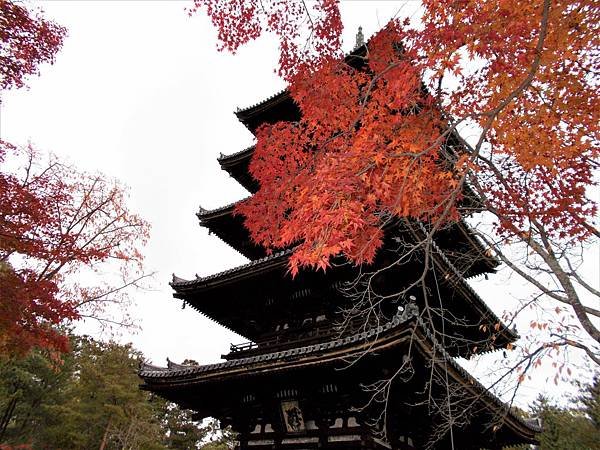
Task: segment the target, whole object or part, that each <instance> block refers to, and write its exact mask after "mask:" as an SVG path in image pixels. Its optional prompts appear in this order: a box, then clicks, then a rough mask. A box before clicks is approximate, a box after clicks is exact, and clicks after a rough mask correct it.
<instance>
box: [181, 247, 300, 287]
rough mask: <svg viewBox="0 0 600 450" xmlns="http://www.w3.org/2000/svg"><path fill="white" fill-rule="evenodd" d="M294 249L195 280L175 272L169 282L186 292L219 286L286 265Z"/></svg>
mask: <svg viewBox="0 0 600 450" xmlns="http://www.w3.org/2000/svg"><path fill="white" fill-rule="evenodd" d="M292 251H293V250H292V249H288V250H283V251H280V252H277V253H272V254H271V255H268V256H265V257H263V258H260V259H256V260H253V261H250V262H248V263H246V264H242V265H241V266H237V267H233V268H231V269H227V270H223V271H222V272H218V273H215V274H213V275H208V276H205V277H199V276H196V278H195V279H193V280H185V279H183V278H180V277H178V276H176V275H175V274H173V281H171V282H170V283H169V284H170V285H171V287H172V288H173V289H175V291H177V292H185V291H188V290H190V289H194V290H197V289H202V288H208V287H217V286H219V285H221V284H231V283H232V282H235V281H236V280H239V279H243V278H247V277H250V276H254V275H256V274H258V273H261V272H264V271H269V270H271V269H273V268H276V267H277V268H279V267H285V265H286V264H287V260H288V257H289V256H290V255H291V253H292Z"/></svg>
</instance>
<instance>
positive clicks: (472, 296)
mask: <svg viewBox="0 0 600 450" xmlns="http://www.w3.org/2000/svg"><path fill="white" fill-rule="evenodd" d="M432 247H433V250H434V251H433V260H434V263H435V264H436V265H437V266H438V267H440V268H441V269H442V271H443V272H444V273H446V274H447V275H449V276H448V277H447V278H446V279H445V281H446V282H448V283H450V284H452V285H453V286H454V287H455V289H458V290H460V292H461V293H462V294H463V295H464V297H465V298H466V299H468V301H469V302H470V303H471V305H472V306H473V307H474V308H475V309H476V310H478V311H479V313H480V314H481V317H482V318H483V319H484V320H488V323H487V324H483V325H488V326H489V327H490V328H491V327H493V326H495V325H496V324H499V330H498V332H497V333H498V334H497V339H496V341H495V342H493V344H491V345H493V346H492V349H498V348H502V347H505V346H506V345H507V344H509V343H512V342H515V341H516V340H517V339H519V335H518V334H517V333H516V332H514V331H512V330H511V329H510V328H508V327H507V326H506V324H505V323H504V322H503V321H502V320H501V319H500V318H499V317H498V316H497V315H496V313H495V312H494V311H492V310H491V309H490V307H489V306H487V304H486V303H485V302H484V301H483V299H482V298H481V297H480V296H479V294H477V292H475V290H474V289H473V288H472V287H471V285H469V283H467V281H466V280H465V279H464V277H463V276H462V275H461V273H460V272H459V271H458V270H457V269H456V267H454V265H453V264H452V262H450V260H449V259H448V258H447V257H446V255H444V252H443V251H442V250H441V249H440V248H439V247H438V246H437V245H436V243H435V242H432Z"/></svg>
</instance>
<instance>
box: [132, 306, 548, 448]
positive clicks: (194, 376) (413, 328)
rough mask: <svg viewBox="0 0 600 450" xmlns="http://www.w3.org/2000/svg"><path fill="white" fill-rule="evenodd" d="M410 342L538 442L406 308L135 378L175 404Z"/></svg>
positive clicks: (150, 369) (532, 428)
mask: <svg viewBox="0 0 600 450" xmlns="http://www.w3.org/2000/svg"><path fill="white" fill-rule="evenodd" d="M409 340H411V341H412V342H413V344H414V343H415V342H416V343H417V344H419V345H416V346H414V348H417V349H418V350H419V351H420V353H421V354H422V355H423V356H424V357H426V358H428V359H429V360H432V361H433V362H434V363H435V364H436V365H437V366H438V368H439V369H441V370H444V369H445V368H447V369H448V374H449V375H450V376H451V377H452V378H453V379H454V380H455V381H456V382H458V383H460V384H461V385H462V386H464V387H466V388H467V389H469V390H474V391H476V397H478V401H481V402H483V403H484V404H485V408H486V409H488V410H489V411H493V412H494V413H495V414H498V412H501V413H504V414H506V419H505V422H504V425H503V426H508V428H509V429H510V430H511V432H512V433H514V434H515V435H516V436H519V437H520V438H521V439H524V440H526V441H527V442H530V443H535V442H536V439H535V434H536V433H539V432H540V431H541V430H540V428H539V427H538V426H536V425H535V424H534V423H532V422H529V421H525V420H523V419H522V418H520V417H518V416H517V415H516V414H515V413H514V412H513V411H512V410H511V409H510V408H508V407H507V405H506V404H504V403H503V402H502V401H501V400H500V399H498V398H497V397H496V396H495V395H493V394H492V393H490V392H489V391H488V390H487V389H486V388H485V387H484V386H483V385H482V384H481V383H479V381H477V380H476V379H475V378H474V377H473V376H471V375H470V374H469V373H468V372H467V371H466V370H465V369H463V368H462V367H461V366H460V365H459V364H458V363H457V362H456V361H455V359H454V358H452V357H451V356H450V355H449V354H448V353H447V352H446V351H445V350H444V348H443V346H442V345H440V344H439V343H438V342H437V341H436V339H435V337H434V336H433V335H432V334H431V333H430V332H429V331H428V328H427V326H426V325H425V323H424V322H423V320H422V319H421V317H420V316H419V315H418V310H415V309H414V308H407V309H406V310H405V312H404V313H402V314H399V315H397V316H396V317H395V318H394V319H393V320H392V321H390V322H388V323H386V324H384V325H380V326H379V327H377V328H373V329H371V330H369V331H363V332H361V333H357V334H354V335H351V336H347V337H345V338H340V339H334V340H331V341H327V342H323V343H318V344H314V345H309V346H304V347H297V348H293V349H288V350H284V351H278V352H273V353H265V354H261V355H257V356H253V357H248V358H241V359H235V360H230V361H225V362H220V363H215V364H208V365H199V366H184V365H178V364H174V363H171V362H169V364H168V367H166V368H161V367H156V366H152V365H142V366H141V368H140V371H139V375H140V377H141V378H142V379H143V380H144V385H143V386H142V387H143V388H144V389H146V390H149V391H153V392H155V393H157V394H159V395H161V396H163V397H165V398H167V399H170V398H171V397H172V398H176V395H177V392H178V391H180V390H181V389H187V388H188V387H189V386H192V385H193V386H196V387H199V388H200V389H201V388H202V386H203V385H206V389H214V388H215V387H214V385H211V383H213V382H218V383H219V384H220V385H221V386H222V383H223V382H226V381H227V380H232V379H239V378H240V377H242V378H248V377H252V376H261V375H262V376H265V375H268V374H269V373H274V372H281V371H289V370H294V369H300V368H303V367H307V366H316V365H324V364H329V363H332V362H340V361H346V362H347V361H348V358H351V357H352V356H353V355H354V356H356V355H360V354H362V353H363V352H364V351H365V349H368V351H369V352H380V351H383V350H385V349H386V348H389V347H391V346H394V345H400V344H402V343H405V342H407V341H409ZM433 355H435V358H433ZM211 386H212V387H211ZM207 414H209V413H208V412H207Z"/></svg>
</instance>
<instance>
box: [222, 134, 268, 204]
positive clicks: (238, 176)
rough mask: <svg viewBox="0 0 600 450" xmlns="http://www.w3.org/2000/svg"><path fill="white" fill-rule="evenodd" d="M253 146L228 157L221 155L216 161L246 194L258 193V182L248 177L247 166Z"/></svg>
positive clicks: (250, 176)
mask: <svg viewBox="0 0 600 450" xmlns="http://www.w3.org/2000/svg"><path fill="white" fill-rule="evenodd" d="M254 149H255V145H251V146H250V147H246V148H244V149H242V150H240V151H239V152H236V153H232V154H230V155H224V154H222V153H221V155H220V156H219V158H217V161H218V162H219V164H220V165H221V169H223V170H224V171H226V172H227V173H228V174H229V175H230V176H231V177H233V179H235V180H236V181H237V182H238V183H239V184H240V185H242V187H243V188H244V189H246V190H247V191H248V192H251V193H255V192H256V191H258V188H259V185H258V181H256V180H255V179H254V177H253V176H252V175H250V170H249V165H250V159H251V158H252V154H253V153H254Z"/></svg>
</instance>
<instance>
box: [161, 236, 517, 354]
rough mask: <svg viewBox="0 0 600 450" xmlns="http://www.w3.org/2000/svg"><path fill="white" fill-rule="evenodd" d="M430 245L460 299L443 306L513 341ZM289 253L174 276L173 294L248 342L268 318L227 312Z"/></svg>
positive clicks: (279, 268)
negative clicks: (205, 272)
mask: <svg viewBox="0 0 600 450" xmlns="http://www.w3.org/2000/svg"><path fill="white" fill-rule="evenodd" d="M432 249H433V252H432V260H433V261H434V264H435V266H436V267H438V268H439V269H441V270H442V271H443V272H444V273H445V274H446V275H445V276H444V277H441V280H440V283H442V284H443V285H447V286H449V288H451V290H452V291H453V292H456V293H457V294H458V295H459V296H460V298H462V299H464V301H461V302H452V304H451V305H447V308H452V309H453V311H454V312H455V313H458V312H461V313H460V314H461V315H463V314H466V317H472V318H473V317H481V318H482V320H483V321H485V323H486V324H491V325H490V328H491V326H493V325H495V324H500V329H499V330H498V337H497V339H496V341H495V342H494V343H493V344H492V345H490V347H489V348H490V349H492V348H500V347H504V346H505V345H507V344H508V343H511V342H514V341H515V340H517V339H518V337H519V336H518V335H517V333H515V332H514V331H512V330H510V329H509V328H508V327H507V326H506V325H505V324H504V323H503V321H502V320H501V319H500V318H499V317H498V316H497V315H496V314H495V313H494V312H493V311H492V310H491V309H490V308H489V307H488V306H487V304H486V303H485V302H484V301H483V300H482V299H481V297H480V296H479V295H478V294H477V292H475V290H474V289H473V288H472V287H471V286H470V285H469V283H468V282H467V281H466V280H465V279H464V277H463V276H462V275H461V273H460V271H459V270H458V269H457V268H456V267H455V266H454V264H453V263H452V262H451V261H450V260H449V259H448V258H447V257H446V255H445V254H444V251H443V250H442V249H441V248H440V247H439V246H438V245H437V244H435V243H434V244H433V246H432ZM292 252H293V249H288V250H284V251H281V252H277V253H273V254H271V255H268V256H265V257H263V258H260V259H257V260H254V261H250V262H249V263H247V264H244V265H241V266H238V267H234V268H232V269H228V270H225V271H222V272H219V273H215V274H212V275H209V276H205V277H198V276H196V278H195V279H191V280H184V279H182V278H179V277H176V276H175V275H174V276H173V281H172V282H171V283H170V285H171V287H172V288H173V289H174V290H175V294H174V297H175V298H178V299H183V300H184V301H185V302H186V304H188V305H190V306H191V307H192V308H194V309H195V310H197V311H199V312H201V313H202V314H203V315H205V316H207V317H209V318H210V319H212V320H214V321H216V322H218V323H219V324H221V325H223V326H225V327H226V328H228V329H230V330H232V331H234V332H236V333H237V334H239V335H241V336H244V337H245V338H247V339H249V340H255V339H256V338H258V337H259V336H260V335H261V333H260V331H259V330H260V329H261V328H260V327H259V328H256V325H257V324H259V323H262V322H265V321H266V322H270V321H271V320H272V318H271V319H270V318H269V317H268V316H264V315H261V316H258V317H255V318H254V320H255V321H256V323H252V324H251V323H249V322H250V320H249V318H248V317H246V318H244V317H242V316H243V314H242V313H241V312H239V313H237V314H232V311H241V309H243V308H247V307H249V306H250V303H248V301H247V295H248V291H249V289H255V288H256V287H257V286H258V287H260V286H266V285H269V284H272V283H274V282H275V281H273V280H277V279H280V278H282V277H284V276H285V273H286V272H287V263H288V258H289V256H290V255H291V253H292ZM332 270H333V269H332ZM337 270H339V269H337ZM307 273H309V274H310V273H311V272H307V271H302V272H301V274H304V275H305V276H306V274H307ZM321 275H322V274H321ZM239 283H242V285H241V286H242V287H238V286H240V285H239ZM288 283H290V285H292V284H293V283H296V284H297V285H301V284H302V281H298V280H291V279H290V280H289V281H288ZM251 286H254V288H251ZM261 290H262V288H261ZM279 297H281V296H278V298H279ZM284 298H286V297H285V296H283V297H281V298H280V301H283V299H284ZM240 308H241V309H240ZM465 332H467V331H465ZM468 333H469V336H470V338H473V339H469V340H470V341H471V342H475V341H477V340H478V338H477V337H476V336H479V335H478V333H479V331H478V330H471V331H468ZM474 345H477V344H474ZM480 347H482V346H480ZM462 352H463V356H468V354H469V353H470V351H465V350H463V351H462Z"/></svg>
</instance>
